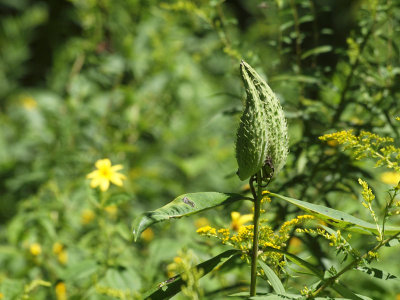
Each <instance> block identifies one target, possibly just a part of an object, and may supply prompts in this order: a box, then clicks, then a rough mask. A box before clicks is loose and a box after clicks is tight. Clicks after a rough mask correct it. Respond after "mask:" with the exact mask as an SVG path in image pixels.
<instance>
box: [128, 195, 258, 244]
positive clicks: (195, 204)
mask: <svg viewBox="0 0 400 300" xmlns="http://www.w3.org/2000/svg"><path fill="white" fill-rule="evenodd" d="M239 200H251V198H248V197H245V196H242V195H239V194H227V193H217V192H203V193H191V194H183V195H181V196H179V197H177V198H175V199H174V200H173V201H172V202H170V203H168V204H167V205H165V206H163V207H161V208H159V209H157V210H155V211H150V212H146V213H144V214H142V215H140V216H139V217H137V218H136V220H135V221H134V229H133V234H134V237H135V241H136V240H137V239H138V238H139V237H140V235H141V233H142V232H143V231H144V230H145V229H146V228H148V227H149V226H151V225H153V224H155V223H158V222H163V221H166V220H170V219H177V218H182V217H185V216H190V215H193V214H196V213H198V212H201V211H203V210H206V209H210V208H213V207H216V206H219V205H225V204H230V203H233V202H236V201H239Z"/></svg>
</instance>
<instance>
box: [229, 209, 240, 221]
mask: <svg viewBox="0 0 400 300" xmlns="http://www.w3.org/2000/svg"><path fill="white" fill-rule="evenodd" d="M231 218H232V222H235V221H238V220H239V218H240V213H238V212H237V211H233V212H231Z"/></svg>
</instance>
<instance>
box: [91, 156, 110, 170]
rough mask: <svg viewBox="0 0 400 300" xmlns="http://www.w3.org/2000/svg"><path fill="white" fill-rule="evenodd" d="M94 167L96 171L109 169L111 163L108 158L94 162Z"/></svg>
mask: <svg viewBox="0 0 400 300" xmlns="http://www.w3.org/2000/svg"><path fill="white" fill-rule="evenodd" d="M95 166H96V168H97V169H102V168H110V167H111V161H110V160H109V159H108V158H105V159H99V160H98V161H96V163H95Z"/></svg>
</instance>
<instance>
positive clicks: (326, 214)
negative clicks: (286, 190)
mask: <svg viewBox="0 0 400 300" xmlns="http://www.w3.org/2000/svg"><path fill="white" fill-rule="evenodd" d="M270 195H271V196H274V197H277V198H279V199H281V200H284V201H287V202H289V203H291V204H294V205H296V206H297V207H298V208H300V209H302V210H304V211H305V212H307V213H309V214H311V215H313V216H315V217H317V218H318V219H321V220H323V221H325V222H326V223H328V224H331V225H332V226H335V227H338V228H340V229H343V230H348V231H354V232H358V233H361V234H375V235H377V234H378V230H377V229H376V225H375V224H372V223H368V222H366V221H364V220H361V219H358V218H356V217H353V216H352V215H349V214H347V213H345V212H342V211H339V210H336V209H332V208H329V207H325V206H322V205H317V204H312V203H308V202H304V201H300V200H297V199H293V198H289V197H285V196H281V195H278V194H274V193H271V194H270ZM398 232H400V227H397V226H396V227H395V226H386V227H385V234H396V233H398Z"/></svg>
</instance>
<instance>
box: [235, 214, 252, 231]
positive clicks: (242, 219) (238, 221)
mask: <svg viewBox="0 0 400 300" xmlns="http://www.w3.org/2000/svg"><path fill="white" fill-rule="evenodd" d="M231 218H232V222H231V228H232V229H233V230H234V231H238V230H239V228H240V227H242V226H243V225H244V224H246V223H248V222H250V221H252V220H253V215H252V214H248V215H243V216H241V215H240V213H238V212H237V211H233V212H231Z"/></svg>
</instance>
